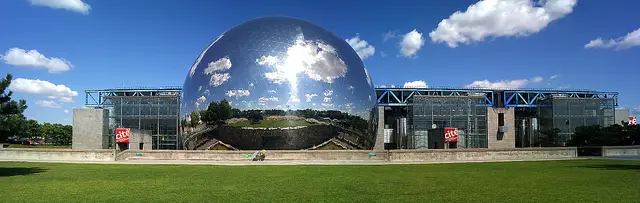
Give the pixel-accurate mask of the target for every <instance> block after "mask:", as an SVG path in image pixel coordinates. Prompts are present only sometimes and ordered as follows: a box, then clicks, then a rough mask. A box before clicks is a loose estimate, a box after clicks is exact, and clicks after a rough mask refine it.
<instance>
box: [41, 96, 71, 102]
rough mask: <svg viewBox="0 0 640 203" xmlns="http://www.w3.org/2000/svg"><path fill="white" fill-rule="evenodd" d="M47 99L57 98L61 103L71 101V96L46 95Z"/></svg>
mask: <svg viewBox="0 0 640 203" xmlns="http://www.w3.org/2000/svg"><path fill="white" fill-rule="evenodd" d="M47 99H52V100H58V101H59V102H62V103H71V102H73V98H71V97H64V96H63V97H60V96H47Z"/></svg>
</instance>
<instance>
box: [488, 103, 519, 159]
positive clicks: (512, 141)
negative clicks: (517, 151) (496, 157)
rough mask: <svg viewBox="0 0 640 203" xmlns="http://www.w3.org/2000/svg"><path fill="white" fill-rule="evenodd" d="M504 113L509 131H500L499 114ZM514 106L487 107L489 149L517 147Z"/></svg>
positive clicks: (505, 123)
mask: <svg viewBox="0 0 640 203" xmlns="http://www.w3.org/2000/svg"><path fill="white" fill-rule="evenodd" d="M499 113H504V125H505V126H506V127H507V132H505V133H504V134H502V135H501V134H500V133H499V132H498V114H499ZM515 127H516V126H515V110H514V108H506V109H505V108H493V107H487V139H488V148H489V149H513V148H516V133H515Z"/></svg>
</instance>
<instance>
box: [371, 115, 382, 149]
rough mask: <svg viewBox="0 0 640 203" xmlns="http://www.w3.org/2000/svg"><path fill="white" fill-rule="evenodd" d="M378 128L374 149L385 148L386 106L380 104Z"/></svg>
mask: <svg viewBox="0 0 640 203" xmlns="http://www.w3.org/2000/svg"><path fill="white" fill-rule="evenodd" d="M377 110H378V130H377V131H376V144H375V145H374V146H373V150H384V106H378V109H377Z"/></svg>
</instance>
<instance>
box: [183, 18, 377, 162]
mask: <svg viewBox="0 0 640 203" xmlns="http://www.w3.org/2000/svg"><path fill="white" fill-rule="evenodd" d="M375 98H376V97H375V91H374V89H373V86H372V82H371V78H370V77H369V74H368V72H367V70H366V69H365V67H364V65H363V63H362V61H361V60H360V58H359V57H358V55H357V54H356V52H355V51H354V50H353V49H352V48H351V47H350V46H349V44H347V42H345V41H344V40H343V39H340V38H338V37H336V36H335V35H334V34H332V33H330V32H328V31H327V30H324V29H322V28H320V27H318V26H316V25H314V24H311V23H309V22H306V21H302V20H298V19H294V18H287V17H267V18H259V19H254V20H250V21H247V22H245V23H243V24H240V25H238V26H236V27H234V28H232V29H231V30H228V31H227V32H225V33H223V34H222V35H221V36H220V37H218V38H217V39H216V40H215V41H214V42H213V43H211V44H210V45H209V46H208V47H207V48H206V49H205V50H204V51H203V52H202V53H201V54H200V56H199V57H198V58H197V59H196V62H195V63H194V64H193V66H192V67H191V69H190V70H189V73H188V75H187V78H186V80H185V82H184V87H183V96H182V104H181V112H182V117H183V119H182V123H183V124H182V126H183V127H182V130H183V134H184V135H185V136H184V137H185V144H186V147H187V148H189V149H263V148H264V149H311V148H313V149H371V148H372V147H373V144H374V142H375V130H376V125H377V121H376V120H377V118H376V116H375V112H376V110H375V107H376V101H375Z"/></svg>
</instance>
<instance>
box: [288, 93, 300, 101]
mask: <svg viewBox="0 0 640 203" xmlns="http://www.w3.org/2000/svg"><path fill="white" fill-rule="evenodd" d="M289 102H291V103H297V102H300V98H298V97H297V96H295V95H291V97H289Z"/></svg>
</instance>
